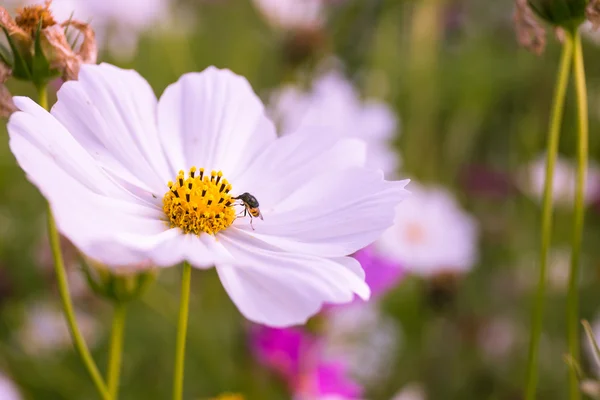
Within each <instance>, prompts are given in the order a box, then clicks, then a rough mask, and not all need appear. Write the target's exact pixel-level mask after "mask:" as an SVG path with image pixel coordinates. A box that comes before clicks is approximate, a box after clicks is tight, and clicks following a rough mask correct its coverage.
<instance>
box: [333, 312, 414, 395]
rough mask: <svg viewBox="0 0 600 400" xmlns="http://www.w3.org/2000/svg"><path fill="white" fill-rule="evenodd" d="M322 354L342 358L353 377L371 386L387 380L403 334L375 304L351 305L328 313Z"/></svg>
mask: <svg viewBox="0 0 600 400" xmlns="http://www.w3.org/2000/svg"><path fill="white" fill-rule="evenodd" d="M325 335H326V339H325V343H326V345H325V353H326V355H327V356H329V357H331V358H332V359H343V360H344V361H345V362H346V364H347V366H348V369H349V372H350V374H351V376H352V377H354V378H356V379H357V380H358V381H359V382H360V383H362V384H364V385H368V386H372V385H373V384H376V383H381V382H383V381H384V380H385V379H387V378H388V377H389V375H390V373H391V371H392V367H393V365H392V363H393V360H394V357H395V355H396V352H397V350H398V349H399V347H400V345H401V341H402V331H401V330H400V328H399V327H398V325H397V324H396V323H395V322H394V321H393V320H392V319H391V318H390V317H388V316H386V315H384V314H383V313H382V312H381V311H380V310H379V306H378V304H377V303H374V302H369V303H366V304H365V303H353V304H350V305H348V306H344V307H339V308H334V309H332V310H329V311H328V313H327V322H326V327H325Z"/></svg>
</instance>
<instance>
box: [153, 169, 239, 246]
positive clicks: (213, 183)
mask: <svg viewBox="0 0 600 400" xmlns="http://www.w3.org/2000/svg"><path fill="white" fill-rule="evenodd" d="M196 172H197V173H196ZM168 186H169V191H168V192H167V193H165V196H164V197H163V211H164V212H165V214H166V215H167V217H168V218H169V224H170V225H171V227H173V228H181V229H182V230H183V231H184V232H185V233H195V234H196V235H200V234H201V233H202V232H206V233H208V234H209V235H214V234H215V233H217V232H219V231H222V230H223V229H225V228H227V227H228V226H230V225H231V224H232V223H233V221H234V220H235V208H234V206H233V203H234V201H235V199H233V198H232V197H231V195H230V194H229V191H230V190H231V184H230V183H229V182H227V179H224V178H223V173H222V172H221V171H218V172H217V171H212V172H211V173H210V174H208V173H206V174H205V173H204V168H200V169H199V170H196V167H192V168H190V172H189V176H188V177H187V178H186V177H185V173H184V172H183V171H179V174H178V175H177V179H176V181H175V183H173V182H169V183H168Z"/></svg>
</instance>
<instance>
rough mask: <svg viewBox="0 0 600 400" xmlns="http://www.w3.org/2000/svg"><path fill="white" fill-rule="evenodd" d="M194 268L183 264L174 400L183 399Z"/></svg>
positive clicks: (185, 263)
mask: <svg viewBox="0 0 600 400" xmlns="http://www.w3.org/2000/svg"><path fill="white" fill-rule="evenodd" d="M191 280H192V266H191V265H190V264H189V263H188V262H184V263H183V273H182V277H181V299H180V300H179V323H178V324H177V342H176V345H175V372H174V375H173V400H181V399H182V398H183V371H184V367H185V340H186V334H187V324H188V311H189V306H190V283H191Z"/></svg>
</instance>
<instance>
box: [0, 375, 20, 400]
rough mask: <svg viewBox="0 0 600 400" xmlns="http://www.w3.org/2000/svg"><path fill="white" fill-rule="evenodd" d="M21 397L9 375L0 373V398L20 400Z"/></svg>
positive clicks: (3, 399)
mask: <svg viewBox="0 0 600 400" xmlns="http://www.w3.org/2000/svg"><path fill="white" fill-rule="evenodd" d="M22 398H23V396H21V393H19V389H18V388H17V385H15V383H14V382H13V381H12V380H11V379H10V378H9V377H7V376H6V375H4V374H2V373H0V399H2V400H21V399H22Z"/></svg>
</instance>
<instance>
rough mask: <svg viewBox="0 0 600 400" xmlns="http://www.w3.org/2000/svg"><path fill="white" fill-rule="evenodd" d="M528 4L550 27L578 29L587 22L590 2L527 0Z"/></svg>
mask: <svg viewBox="0 0 600 400" xmlns="http://www.w3.org/2000/svg"><path fill="white" fill-rule="evenodd" d="M527 3H528V4H529V6H530V7H531V9H532V10H533V11H534V12H535V13H536V14H537V15H538V16H539V17H540V18H541V19H542V20H544V21H546V22H547V23H549V24H550V25H552V26H560V27H563V28H566V29H576V28H577V27H578V26H579V25H581V24H582V23H583V21H585V18H586V15H585V12H586V8H587V6H588V4H589V0H527Z"/></svg>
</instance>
